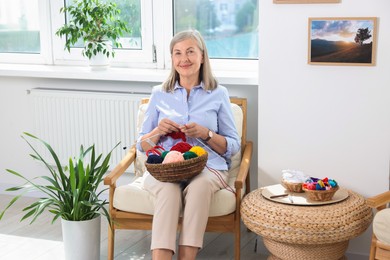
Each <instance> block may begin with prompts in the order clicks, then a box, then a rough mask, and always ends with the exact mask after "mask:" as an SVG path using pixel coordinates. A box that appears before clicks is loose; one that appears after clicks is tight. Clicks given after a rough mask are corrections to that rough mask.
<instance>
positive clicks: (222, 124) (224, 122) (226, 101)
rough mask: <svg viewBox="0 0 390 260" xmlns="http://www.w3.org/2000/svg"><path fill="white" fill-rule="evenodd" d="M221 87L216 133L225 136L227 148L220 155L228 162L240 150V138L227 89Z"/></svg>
mask: <svg viewBox="0 0 390 260" xmlns="http://www.w3.org/2000/svg"><path fill="white" fill-rule="evenodd" d="M222 89H223V99H222V103H221V107H220V110H219V112H218V134H220V135H223V136H224V137H225V138H226V142H227V149H226V152H225V154H223V155H222V156H223V157H224V158H225V159H227V160H228V162H229V161H230V158H231V157H232V156H233V155H234V154H236V153H237V152H238V151H239V150H240V147H241V138H240V137H239V136H238V132H237V129H236V124H235V121H234V117H233V112H232V108H231V104H230V98H229V94H228V91H227V89H226V88H224V87H222Z"/></svg>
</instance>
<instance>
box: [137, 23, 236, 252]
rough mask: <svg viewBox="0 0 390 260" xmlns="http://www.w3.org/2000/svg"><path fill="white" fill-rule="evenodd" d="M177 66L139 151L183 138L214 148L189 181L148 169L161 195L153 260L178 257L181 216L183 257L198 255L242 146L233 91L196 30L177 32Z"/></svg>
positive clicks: (152, 106) (155, 96)
mask: <svg viewBox="0 0 390 260" xmlns="http://www.w3.org/2000/svg"><path fill="white" fill-rule="evenodd" d="M170 51H171V57H172V69H171V73H170V75H169V77H168V78H167V80H166V81H165V82H164V83H163V84H162V85H158V86H155V87H154V88H153V90H152V94H151V97H150V101H149V106H148V108H147V111H146V113H145V119H144V122H143V125H142V128H141V131H140V137H139V142H138V149H140V150H141V151H147V150H149V149H151V148H153V147H154V146H155V145H159V146H162V147H163V148H164V149H165V150H167V151H168V150H170V148H171V147H172V146H173V145H175V144H176V143H177V142H179V141H182V140H181V139H179V140H177V139H173V138H171V137H169V136H167V135H169V134H170V133H174V132H182V133H184V134H185V136H186V141H187V142H188V143H189V144H191V145H197V146H203V147H204V149H205V150H206V151H207V152H208V154H209V156H208V161H207V165H206V167H205V168H204V170H203V171H202V172H201V173H200V174H199V175H197V176H196V177H194V178H192V179H191V180H189V181H188V182H187V183H185V184H184V185H183V184H178V183H169V182H160V181H158V180H156V179H155V178H154V177H153V176H152V175H150V174H148V173H145V174H146V177H145V181H144V188H145V189H146V190H148V191H149V192H150V193H152V194H153V195H154V197H155V209H154V216H153V226H152V242H151V250H152V257H153V259H159V260H160V259H172V256H173V254H175V252H176V234H177V228H178V221H179V216H180V214H182V217H183V221H182V227H181V232H180V238H179V245H178V259H181V260H184V259H185V260H187V259H195V258H196V255H197V253H198V251H199V249H200V248H202V245H203V237H204V233H205V230H206V225H207V220H208V214H209V209H210V204H211V200H212V198H213V195H214V193H215V192H216V191H218V190H220V189H223V188H224V187H226V181H227V178H228V169H229V163H230V158H231V156H232V155H234V154H235V153H236V152H238V151H239V149H240V138H239V136H238V133H237V130H236V128H235V124H234V118H233V114H232V111H231V106H230V100H229V94H228V91H227V89H226V88H225V87H223V86H221V85H218V83H217V80H216V79H215V78H214V76H213V74H212V71H211V68H210V60H209V57H208V54H207V49H206V45H205V42H204V40H203V38H202V36H201V34H200V33H199V32H198V31H196V30H188V31H182V32H179V33H177V34H176V35H175V36H174V37H173V39H172V41H171V43H170Z"/></svg>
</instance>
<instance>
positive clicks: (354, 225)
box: [241, 189, 372, 260]
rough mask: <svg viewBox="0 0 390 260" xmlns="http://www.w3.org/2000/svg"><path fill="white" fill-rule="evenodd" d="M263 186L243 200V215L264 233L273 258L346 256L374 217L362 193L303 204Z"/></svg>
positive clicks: (327, 259)
mask: <svg viewBox="0 0 390 260" xmlns="http://www.w3.org/2000/svg"><path fill="white" fill-rule="evenodd" d="M261 192H262V190H261V189H257V190H254V191H252V192H251V193H249V194H248V195H247V196H245V198H244V199H243V201H242V204H241V218H242V221H243V222H244V224H245V225H246V226H247V227H248V228H249V229H250V230H252V231H253V232H255V233H256V234H258V235H260V236H262V237H263V241H264V245H265V246H266V247H267V249H268V250H269V251H270V252H271V254H272V256H270V258H269V259H284V260H296V259H300V260H306V259H307V260H310V259H316V260H332V259H334V260H338V259H343V257H344V254H345V251H346V250H347V247H348V243H349V240H350V239H351V238H354V237H357V236H359V235H360V234H362V233H363V232H364V231H365V230H366V229H367V228H368V226H369V225H370V223H371V221H372V210H371V209H370V208H369V207H368V206H367V204H366V202H365V199H364V198H363V197H362V196H360V195H359V194H357V193H355V192H352V191H349V190H348V193H349V196H348V198H347V199H345V200H343V201H341V202H337V203H333V204H327V205H316V206H299V205H293V204H292V205H288V204H282V203H277V202H274V201H271V200H268V199H266V198H264V197H263V196H262V194H261Z"/></svg>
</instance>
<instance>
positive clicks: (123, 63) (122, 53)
mask: <svg viewBox="0 0 390 260" xmlns="http://www.w3.org/2000/svg"><path fill="white" fill-rule="evenodd" d="M140 2H141V25H142V28H141V37H142V49H141V50H128V49H127V50H126V49H116V50H115V58H114V59H112V60H111V66H113V67H134V68H156V65H155V64H154V63H153V41H152V39H153V27H152V13H150V12H148V11H147V10H150V9H151V8H152V0H141V1H140ZM63 6H64V1H63V0H61V1H53V2H52V3H51V13H52V40H53V62H54V64H55V65H87V64H88V59H87V58H86V57H83V55H82V53H81V52H82V48H71V50H70V52H68V51H67V50H65V49H64V46H65V38H60V37H58V36H57V35H55V32H56V31H57V30H58V28H60V27H61V26H62V25H63V24H64V23H65V15H64V14H62V13H61V14H59V10H60V8H62V7H63ZM56 12H57V13H58V15H55V14H56ZM148 28H150V30H148Z"/></svg>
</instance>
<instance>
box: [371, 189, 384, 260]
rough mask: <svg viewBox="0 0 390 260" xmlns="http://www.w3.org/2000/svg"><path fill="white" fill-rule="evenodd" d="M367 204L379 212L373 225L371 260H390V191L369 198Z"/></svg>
mask: <svg viewBox="0 0 390 260" xmlns="http://www.w3.org/2000/svg"><path fill="white" fill-rule="evenodd" d="M367 203H368V205H369V206H370V207H372V208H374V209H376V210H377V212H376V214H375V216H374V220H373V225H372V226H373V234H372V240H371V249H370V260H374V259H377V260H385V259H390V208H389V207H388V204H389V203H390V191H387V192H384V193H381V194H379V195H376V196H374V197H371V198H368V199H367Z"/></svg>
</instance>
